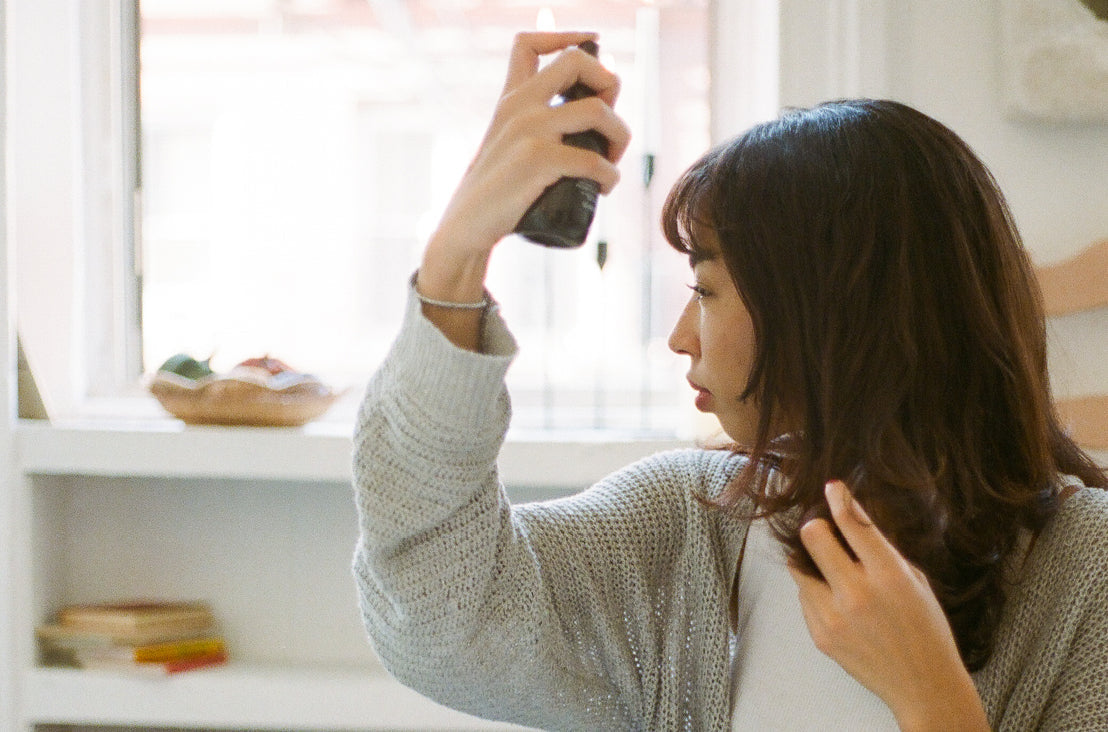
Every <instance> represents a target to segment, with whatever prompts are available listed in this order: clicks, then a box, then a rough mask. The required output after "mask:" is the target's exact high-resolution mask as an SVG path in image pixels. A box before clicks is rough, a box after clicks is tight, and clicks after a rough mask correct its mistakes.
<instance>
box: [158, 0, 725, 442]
mask: <svg viewBox="0 0 1108 732" xmlns="http://www.w3.org/2000/svg"><path fill="white" fill-rule="evenodd" d="M551 8H552V9H551ZM536 23H539V24H547V25H549V24H552V23H556V24H557V26H558V27H564V28H590V29H595V30H598V31H599V32H600V42H601V53H602V58H603V59H604V60H605V62H606V63H607V64H608V65H609V66H611V67H612V68H614V69H616V70H617V71H619V72H620V74H621V75H622V77H623V79H624V90H623V94H622V96H621V99H620V104H619V109H620V112H621V113H622V114H623V115H624V116H625V117H626V118H627V119H628V121H629V122H630V123H631V125H632V127H633V129H634V130H635V133H636V134H635V140H634V142H633V143H632V144H633V147H632V148H631V150H629V152H628V154H627V156H626V158H625V162H624V165H623V179H624V181H623V183H622V184H621V185H620V187H619V188H618V189H617V191H616V192H615V193H613V194H612V195H611V196H610V197H608V198H606V199H603V200H602V201H601V204H600V207H599V209H598V213H597V219H596V221H595V222H594V226H593V230H592V232H591V234H590V240H589V241H588V242H587V243H586V246H585V247H583V248H582V249H580V250H575V251H549V250H545V249H543V248H542V247H538V246H534V245H532V244H529V243H526V242H524V241H523V240H518V239H515V238H511V239H509V240H506V241H505V242H503V243H502V244H501V246H500V247H499V250H498V252H497V254H496V255H495V256H494V260H493V268H494V269H493V271H492V273H491V275H490V289H491V290H492V291H493V293H494V294H495V295H496V296H497V298H498V299H499V300H500V301H501V303H502V309H503V312H504V313H505V316H506V318H507V319H508V321H509V323H510V325H511V326H512V328H513V331H514V332H515V334H516V336H517V338H518V339H519V341H520V344H521V353H520V356H519V358H518V359H517V361H516V363H515V364H514V365H513V367H512V369H511V371H510V373H509V379H510V388H511V389H512V393H513V400H514V405H515V416H514V420H513V425H514V426H515V427H516V428H519V429H530V428H534V429H591V428H607V429H614V430H619V431H624V432H634V433H659V432H662V433H672V432H673V430H674V427H675V424H676V422H677V420H678V416H677V415H678V410H679V408H680V405H681V403H682V402H683V401H686V402H687V399H686V398H685V397H686V394H685V391H686V387H685V385H684V379H683V377H682V374H683V372H684V368H685V367H684V365H683V364H682V363H681V360H680V359H677V358H675V357H673V356H672V354H669V353H668V351H667V348H666V344H665V342H666V337H667V335H668V332H669V329H670V327H671V325H672V323H673V320H674V318H675V317H676V315H677V312H678V309H679V307H680V305H681V304H682V303H683V301H684V298H685V297H686V293H685V291H684V288H683V286H682V285H683V284H684V282H685V280H686V279H687V274H686V273H685V272H684V270H683V266H682V261H681V260H680V258H679V257H677V256H676V255H675V254H674V253H673V252H672V250H670V249H669V247H668V246H667V245H666V244H665V242H664V241H663V239H662V237H661V234H660V231H659V229H658V224H657V221H658V213H659V209H660V205H661V202H662V200H663V198H664V195H665V192H666V191H667V190H668V188H669V185H670V184H671V183H672V181H673V179H674V178H675V177H676V176H677V175H678V174H679V173H680V172H681V170H683V169H684V168H685V167H686V166H687V165H688V164H689V163H690V162H692V160H694V159H695V158H696V157H697V156H698V155H699V154H700V153H701V152H702V151H703V150H704V149H705V148H706V147H707V145H708V137H709V119H708V86H709V84H708V76H709V75H708V51H707V48H708V44H707V39H708V8H707V3H706V2H705V1H704V0H668V1H665V0H660V1H659V2H656V3H650V4H645V3H642V2H628V1H626V0H622V1H621V0H566V1H564V2H559V3H557V4H552V5H551V7H550V8H548V7H544V5H543V4H542V3H533V2H525V1H520V0H485V1H482V2H477V1H475V0H474V1H471V2H463V3H458V2H453V1H452V0H451V1H449V2H448V1H447V0H408V1H407V2H388V1H385V0H380V1H377V2H374V1H372V0H233V1H232V0H219V1H218V2H215V1H212V2H198V1H197V0H142V2H141V89H142V102H141V129H142V138H141V151H142V155H141V160H142V171H141V179H142V184H143V185H142V194H143V206H142V213H143V216H142V237H141V239H142V247H143V256H142V261H143V265H144V266H143V272H144V279H143V288H142V313H141V322H142V342H143V358H144V361H145V364H146V368H147V369H150V368H154V367H156V366H157V365H158V363H160V362H161V360H163V359H164V358H166V357H167V356H169V355H170V354H172V353H175V352H177V351H189V352H192V353H194V354H197V355H207V354H214V360H213V365H215V366H216V367H217V368H228V367H230V366H231V365H233V364H234V363H236V362H237V361H238V360H241V359H243V358H247V357H250V356H258V355H262V354H266V353H268V354H271V355H273V356H276V357H279V358H281V359H283V360H285V361H287V362H289V363H290V364H292V365H293V366H295V367H297V368H300V369H302V370H306V371H312V372H315V373H318V374H320V375H321V376H324V377H325V378H326V379H327V380H329V381H332V382H334V383H337V384H341V385H349V386H352V387H353V388H354V390H355V391H357V390H358V388H357V387H358V385H359V384H360V383H361V381H362V380H364V378H365V377H366V375H367V374H369V373H370V372H371V371H372V370H373V368H374V367H375V365H376V364H377V363H378V362H379V361H380V359H381V358H382V357H383V356H384V354H385V351H386V350H387V348H388V346H389V344H390V342H391V340H392V338H393V336H394V335H395V332H396V328H397V325H398V323H399V320H400V317H401V311H402V306H403V303H404V295H403V291H404V287H405V285H406V283H407V279H408V276H409V275H410V273H411V272H412V271H413V269H414V268H415V267H416V265H417V263H418V257H419V254H420V252H421V250H422V246H423V243H424V241H425V239H426V237H427V235H428V234H429V233H430V230H431V227H433V225H434V223H435V221H436V219H437V213H438V211H439V210H441V208H442V207H443V206H444V204H445V202H446V200H447V198H448V196H449V195H450V193H451V192H452V190H453V187H454V185H455V184H456V182H457V181H458V179H459V177H460V176H461V174H462V172H463V170H464V168H465V166H466V165H467V164H468V162H469V159H470V157H471V156H472V154H473V153H474V151H475V150H476V147H477V145H478V143H479V141H480V138H481V135H482V133H483V132H484V128H485V125H486V124H487V121H488V118H489V115H490V114H491V111H492V108H493V104H494V103H495V100H496V96H497V93H498V92H499V89H500V86H501V84H502V82H503V74H504V70H505V66H506V61H507V51H508V48H509V45H510V42H511V38H512V35H513V34H514V33H515V31H517V30H519V29H525V28H529V27H535V25H536ZM662 100H665V103H664V104H663V103H662ZM648 122H650V124H647V123H648ZM647 155H649V156H651V159H652V160H653V162H654V166H655V167H654V170H655V173H654V176H653V179H652V180H650V181H649V185H644V176H643V170H642V167H643V166H644V164H645V163H644V160H645V156H647ZM600 239H603V240H605V241H606V242H607V253H608V256H607V261H606V262H605V263H604V266H603V268H601V267H600V266H599V265H598V261H597V249H598V241H599V240H600Z"/></svg>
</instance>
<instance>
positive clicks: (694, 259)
mask: <svg viewBox="0 0 1108 732" xmlns="http://www.w3.org/2000/svg"><path fill="white" fill-rule="evenodd" d="M717 259H719V252H716V251H710V250H709V251H704V250H703V249H694V250H692V251H690V252H689V267H690V268H695V267H696V265H698V264H700V263H702V262H713V261H715V260H717Z"/></svg>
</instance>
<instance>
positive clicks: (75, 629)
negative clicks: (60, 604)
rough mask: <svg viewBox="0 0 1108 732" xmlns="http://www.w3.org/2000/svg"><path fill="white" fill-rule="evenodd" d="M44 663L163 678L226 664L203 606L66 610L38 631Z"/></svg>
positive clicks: (212, 622) (224, 652)
mask: <svg viewBox="0 0 1108 732" xmlns="http://www.w3.org/2000/svg"><path fill="white" fill-rule="evenodd" d="M37 635H38V640H39V649H40V652H41V660H42V663H43V664H45V665H48V666H68V667H72V668H90V669H92V668H94V669H107V670H116V671H125V672H129V673H137V674H142V675H153V676H165V675H169V674H175V673H181V672H183V671H191V670H194V669H198V668H205V667H208V666H214V665H218V664H222V663H226V661H227V649H226V644H225V643H224V639H223V637H222V636H220V635H219V634H218V633H217V632H216V627H215V619H214V617H213V616H212V611H211V608H210V607H209V606H208V605H207V604H206V603H203V602H146V601H143V602H126V603H118V604H102V605H70V606H68V607H64V608H62V609H61V610H59V611H58V613H57V616H56V618H55V622H53V623H51V624H48V625H43V626H40V627H39V628H38V629H37Z"/></svg>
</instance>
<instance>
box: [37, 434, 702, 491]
mask: <svg viewBox="0 0 1108 732" xmlns="http://www.w3.org/2000/svg"><path fill="white" fill-rule="evenodd" d="M350 432H351V428H350V427H349V426H347V425H342V424H335V423H320V424H310V425H307V426H305V427H301V428H259V427H206V426H205V427H197V426H185V425H184V424H183V423H181V422H178V421H176V420H170V419H166V420H149V421H142V422H130V421H127V422H101V421H95V422H79V423H78V422H74V423H63V424H52V423H48V422H35V421H30V420H27V421H22V422H20V423H19V425H18V427H17V429H16V433H15V438H16V450H17V455H18V461H19V468H20V470H21V471H22V472H23V473H24V474H26V475H98V476H112V477H124V476H160V477H174V478H226V479H232V480H233V479H246V480H295V481H319V482H341V483H349V482H350V480H351V468H350V463H351V459H350V455H351V444H352V443H351V436H350ZM689 445H690V443H689V442H682V441H677V440H634V439H629V440H620V439H616V438H613V437H610V436H607V435H604V434H603V433H585V434H578V435H574V436H567V437H550V436H546V435H543V436H535V437H533V438H529V437H526V436H522V437H511V436H510V437H509V440H508V442H507V443H506V444H505V445H504V448H503V450H502V451H501V454H500V461H499V464H500V473H501V479H502V480H503V481H504V483H505V484H507V485H510V486H524V487H528V486H530V487H541V488H558V489H578V488H582V487H585V486H588V485H590V484H592V483H594V482H595V481H597V480H598V479H600V478H602V477H603V476H605V475H607V474H608V473H609V472H611V471H613V470H616V469H618V468H620V467H623V466H624V465H627V464H628V463H630V462H633V461H634V460H636V459H638V458H640V457H643V456H646V455H649V454H651V453H654V452H658V451H660V450H665V449H671V448H676V447H687V446H689Z"/></svg>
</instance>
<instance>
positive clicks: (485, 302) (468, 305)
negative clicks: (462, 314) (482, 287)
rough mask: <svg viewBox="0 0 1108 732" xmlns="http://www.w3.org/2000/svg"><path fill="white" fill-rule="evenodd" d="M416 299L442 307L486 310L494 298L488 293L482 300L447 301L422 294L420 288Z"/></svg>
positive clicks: (416, 293)
mask: <svg viewBox="0 0 1108 732" xmlns="http://www.w3.org/2000/svg"><path fill="white" fill-rule="evenodd" d="M415 296H416V299H417V300H419V301H420V302H421V303H423V304H424V305H434V306H436V307H440V308H454V309H456V310H484V309H485V308H487V307H488V306H490V305H492V300H490V299H489V296H488V294H487V293H486V294H485V295H484V296H483V297H482V298H481V300H480V302H447V301H445V300H435V299H434V298H430V297H427V296H425V295H421V294H420V292H419V290H416V291H415Z"/></svg>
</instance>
